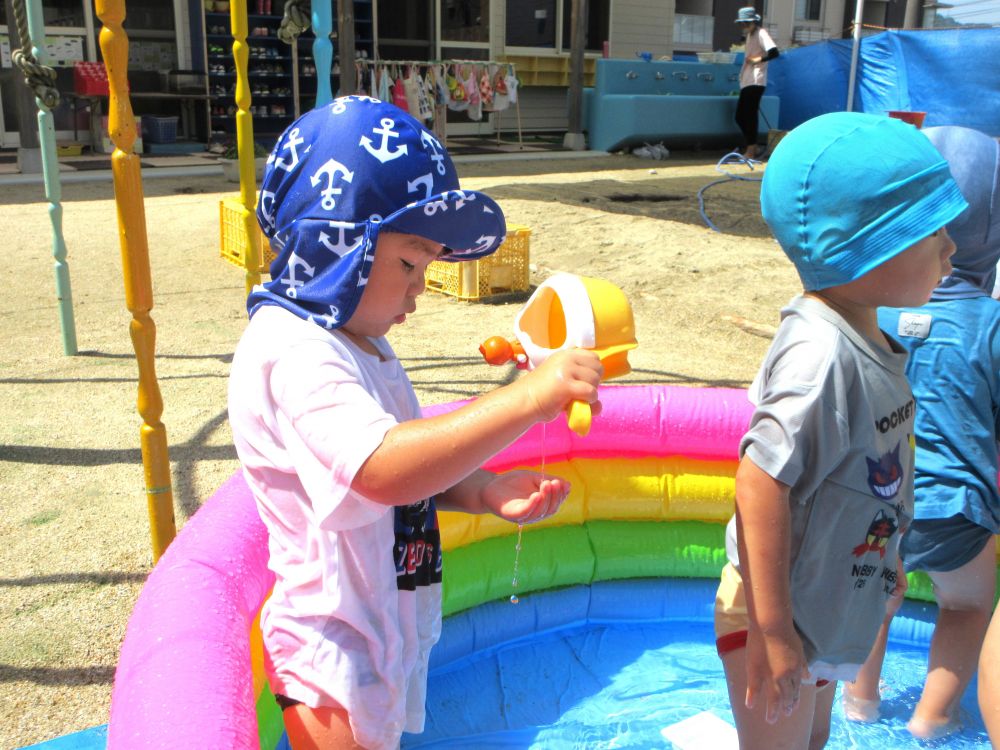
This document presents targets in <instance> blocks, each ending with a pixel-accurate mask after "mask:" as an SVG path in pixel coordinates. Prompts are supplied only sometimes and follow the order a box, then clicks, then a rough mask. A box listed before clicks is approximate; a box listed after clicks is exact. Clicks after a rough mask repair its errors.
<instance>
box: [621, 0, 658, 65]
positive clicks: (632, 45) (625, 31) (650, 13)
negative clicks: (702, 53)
mask: <svg viewBox="0 0 1000 750" xmlns="http://www.w3.org/2000/svg"><path fill="white" fill-rule="evenodd" d="M609 36H610V39H609V41H610V50H609V52H610V56H611V57H619V58H630V57H635V55H636V53H637V52H652V53H653V58H654V59H656V58H658V57H663V56H665V55H672V54H673V51H674V45H673V38H674V2H673V0H615V2H614V3H612V6H611V30H610V33H609Z"/></svg>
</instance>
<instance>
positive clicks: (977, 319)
mask: <svg viewBox="0 0 1000 750" xmlns="http://www.w3.org/2000/svg"><path fill="white" fill-rule="evenodd" d="M923 132H924V134H925V135H926V136H927V137H928V138H929V139H930V141H931V143H933V144H934V146H936V147H937V149H938V151H939V152H940V153H941V155H942V156H943V157H944V158H945V159H946V160H947V162H948V165H949V167H950V169H951V174H952V176H953V177H954V178H955V181H956V182H957V183H958V186H959V189H961V191H962V195H964V196H965V199H966V200H967V201H968V202H969V208H968V210H966V211H965V212H963V213H962V214H961V215H960V216H959V217H958V218H956V219H955V220H954V221H952V222H951V223H950V224H949V225H948V233H949V235H950V236H951V238H952V239H953V240H954V242H955V245H956V247H957V250H956V251H955V255H954V256H953V257H952V259H951V264H952V273H951V275H950V276H948V277H947V278H946V279H944V281H942V282H941V284H940V285H939V286H938V287H937V289H935V290H934V293H933V294H932V295H931V299H930V302H928V303H927V304H926V305H923V306H922V307H918V308H904V309H898V310H897V309H889V308H886V309H881V310H879V324H880V325H881V326H882V328H883V329H884V330H886V331H889V332H890V333H891V334H892V335H894V336H895V337H896V338H898V339H899V342H900V343H901V344H902V345H903V346H904V347H905V348H906V350H907V351H908V352H909V355H910V357H909V360H908V362H907V365H906V374H907V377H908V378H909V380H910V384H911V385H912V387H913V395H914V397H915V398H916V400H917V404H918V406H919V408H918V411H917V418H916V437H917V453H916V475H915V480H914V494H915V513H914V520H913V523H912V524H911V525H910V528H909V530H908V531H907V532H906V535H905V536H904V537H903V541H902V547H901V550H900V552H901V554H902V557H903V560H904V562H905V567H906V570H907V571H911V570H923V571H926V572H927V573H928V574H929V575H930V577H931V580H932V581H933V583H934V596H935V598H936V599H937V602H938V607H939V609H938V620H937V625H936V627H935V629H934V637H933V638H932V639H931V648H930V659H929V662H928V666H927V680H926V682H925V683H924V690H923V694H922V695H921V697H920V702H919V703H918V704H917V706H916V709H915V710H914V712H913V717H912V718H911V719H910V722H909V724H908V727H909V729H910V732H911V733H912V734H913V735H914V736H916V737H919V738H921V739H932V738H935V737H940V736H942V735H944V734H948V733H950V732H952V731H955V730H957V729H958V727H959V722H958V704H959V701H960V700H961V698H962V693H963V692H965V688H966V686H968V684H969V681H970V680H971V679H972V675H973V674H974V673H975V671H976V662H977V660H978V658H979V649H980V645H981V644H982V642H983V636H984V635H985V633H986V628H987V625H988V624H989V621H990V615H991V613H992V611H993V601H994V596H995V589H996V565H997V556H996V545H995V544H994V538H995V535H996V534H997V532H998V531H1000V490H998V489H997V471H998V460H997V438H998V437H1000V428H998V424H997V423H998V420H1000V304H998V303H997V301H996V300H994V299H992V298H991V297H990V291H991V290H992V289H993V279H994V276H995V274H996V265H997V260H998V259H1000V146H998V144H997V141H996V140H995V139H993V138H990V137H989V136H987V135H986V134H985V133H980V132H979V131H977V130H970V129H968V128H962V127H953V126H952V127H940V128H928V129H927V130H925V131H923ZM881 641H882V639H880V641H879V646H880V647H881V648H879V649H877V651H876V652H873V660H872V661H871V663H866V666H865V669H864V670H862V674H861V675H859V678H858V681H857V682H856V683H855V684H854V685H845V686H844V712H845V715H847V716H848V718H852V719H855V720H861V721H871V720H874V719H875V718H877V716H878V704H879V701H880V696H879V692H878V682H879V672H880V671H881V670H880V665H881V661H882V657H883V655H884V644H882V642H881Z"/></svg>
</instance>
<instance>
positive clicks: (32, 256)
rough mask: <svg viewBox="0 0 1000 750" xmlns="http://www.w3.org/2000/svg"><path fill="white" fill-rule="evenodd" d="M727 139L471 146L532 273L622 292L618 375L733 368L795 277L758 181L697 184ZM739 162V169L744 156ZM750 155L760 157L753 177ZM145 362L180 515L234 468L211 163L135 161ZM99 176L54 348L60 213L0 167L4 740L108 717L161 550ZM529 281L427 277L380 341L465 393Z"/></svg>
mask: <svg viewBox="0 0 1000 750" xmlns="http://www.w3.org/2000/svg"><path fill="white" fill-rule="evenodd" d="M718 156H719V155H717V154H709V155H703V156H702V157H701V158H695V157H696V155H688V156H687V157H685V156H683V155H681V156H680V158H677V157H676V155H675V158H673V159H671V160H670V161H669V162H653V161H643V160H639V159H635V158H633V157H626V156H608V157H601V158H594V159H564V160H545V161H531V162H528V161H516V162H503V163H496V162H493V163H488V164H482V163H481V164H463V165H461V166H460V172H461V174H462V176H463V183H464V185H465V186H466V187H472V188H479V189H486V190H488V191H489V192H490V194H491V195H493V196H494V197H495V198H496V199H497V200H498V201H499V202H500V204H501V205H502V206H503V207H504V209H505V212H506V213H507V216H508V220H509V221H510V222H512V223H516V224H522V225H526V226H528V227H530V229H531V263H532V282H533V283H535V284H537V283H538V282H539V281H541V280H543V279H544V278H545V277H546V276H547V275H549V274H551V273H552V272H554V271H572V272H575V273H581V274H584V275H589V276H598V277H602V278H605V279H608V280H610V281H613V282H615V283H616V284H618V285H619V286H621V287H622V288H623V289H624V290H625V292H626V293H627V295H628V296H629V298H630V300H631V302H632V305H633V310H634V313H635V319H636V329H637V335H638V339H639V348H638V349H637V350H636V351H635V352H634V353H633V354H632V355H631V356H630V359H631V362H632V364H633V367H634V372H633V373H632V374H631V375H629V376H628V377H627V378H624V379H622V380H621V381H619V382H621V383H634V384H642V383H673V384H680V385H686V386H745V385H747V384H748V383H749V381H750V379H751V378H752V377H753V374H754V372H755V370H756V367H757V365H758V363H759V361H760V359H761V357H762V356H763V354H764V352H765V350H766V348H767V345H768V338H767V336H766V335H761V334H760V333H759V332H757V333H755V332H753V331H752V330H747V327H739V326H738V325H736V324H734V323H733V322H732V321H731V320H729V319H727V316H736V317H738V318H743V319H746V320H749V321H751V322H753V323H756V324H759V325H760V326H762V327H763V328H765V329H766V328H767V326H773V325H775V324H776V323H777V319H778V310H779V309H780V307H781V306H782V305H783V304H784V303H785V302H786V301H787V300H788V299H789V298H790V297H791V296H793V294H795V292H796V291H797V281H796V277H795V274H794V272H793V270H792V268H791V265H790V264H789V263H788V262H787V261H786V260H785V258H784V256H783V255H782V253H781V251H780V249H779V248H778V246H777V245H776V244H775V243H774V242H773V241H772V240H771V239H769V238H768V236H767V232H766V227H765V226H764V224H763V221H762V220H761V219H760V216H759V209H758V194H759V185H758V183H755V182H744V181H740V182H736V181H730V182H727V183H725V184H720V185H718V186H715V187H713V188H711V189H710V190H708V191H707V192H706V194H705V198H706V212H707V214H708V215H709V216H710V218H711V219H712V221H713V222H714V223H715V224H716V225H717V226H718V227H719V228H720V229H721V230H723V231H722V232H721V233H716V232H712V231H710V230H709V229H708V228H706V225H705V222H704V221H703V219H702V218H701V216H700V214H699V210H698V202H697V198H696V194H697V192H698V190H699V188H701V187H702V186H704V185H706V184H707V183H709V182H711V181H712V180H714V179H717V178H719V177H720V175H719V174H718V173H717V172H716V171H715V160H716V159H717V158H718ZM742 174H747V175H750V173H749V172H746V171H745V169H744V170H743V172H742ZM759 175H760V172H759V171H758V172H757V173H755V174H754V175H751V176H759ZM144 189H145V195H146V201H145V206H146V216H147V219H148V236H149V246H150V262H151V267H152V275H153V279H154V295H155V297H154V298H155V307H154V310H153V313H152V315H153V319H154V321H155V323H156V327H157V340H156V370H157V376H158V381H159V386H160V389H161V392H162V396H163V401H164V404H165V407H164V411H163V416H162V420H163V423H164V424H165V425H166V428H167V433H168V438H169V443H170V459H171V467H172V478H173V492H174V502H175V508H176V514H177V519H178V524H179V525H182V524H183V522H184V521H185V520H186V519H187V518H188V517H189V516H190V515H191V514H192V513H193V512H194V511H195V510H196V509H197V508H198V506H199V504H200V502H201V500H202V499H204V498H206V497H207V496H209V495H210V494H211V493H212V491H213V490H214V489H215V488H216V487H217V486H218V485H219V484H221V482H222V481H223V480H224V479H226V478H227V477H228V476H229V475H230V474H232V473H233V472H234V471H235V470H236V469H237V462H236V458H235V453H234V450H233V448H232V445H231V441H230V434H229V427H228V424H227V421H226V406H225V405H226V399H225V394H226V378H227V375H228V370H229V363H230V360H231V355H232V352H233V349H234V346H235V344H236V341H237V340H238V338H239V335H240V332H241V330H242V328H243V326H244V324H245V312H244V308H243V276H242V273H241V272H240V271H239V270H238V269H236V268H235V267H233V266H231V265H230V264H228V263H226V262H224V261H223V260H221V259H220V258H219V223H218V222H219V211H218V203H219V199H220V198H221V197H222V196H223V195H227V194H231V193H233V192H234V191H233V186H232V185H229V184H227V183H225V182H224V181H223V180H222V178H221V177H219V178H187V179H172V178H163V179H147V180H146V182H145V188H144ZM112 197H113V194H112V187H111V185H110V182H109V183H82V184H70V185H66V186H65V187H64V190H63V204H64V218H63V226H64V232H65V237H66V241H67V245H68V247H69V262H70V269H71V278H72V288H73V300H74V309H75V317H76V330H77V336H78V340H79V349H80V353H79V355H78V356H73V357H67V356H65V355H64V354H63V350H62V343H61V338H60V332H59V322H58V315H57V306H56V303H55V291H54V281H53V273H52V256H51V225H50V221H49V217H48V212H47V205H46V203H45V201H44V195H43V193H42V190H41V188H40V187H39V186H27V187H24V186H22V187H0V226H2V227H3V229H4V232H5V235H6V243H5V244H6V247H7V250H6V257H7V262H8V273H7V277H6V278H7V293H6V294H4V295H3V297H2V300H0V320H2V323H3V328H4V334H3V346H2V347H0V404H2V405H3V418H2V419H0V497H2V499H3V512H2V513H0V538H2V541H3V543H2V544H0V633H2V637H0V705H2V706H3V707H4V709H3V715H4V717H5V718H4V720H3V721H2V722H0V748H9V747H19V746H22V745H25V744H28V743H34V742H39V741H42V740H45V739H49V738H52V737H55V736H58V735H62V734H66V733H69V732H73V731H77V730H80V729H85V728H87V727H91V726H94V725H97V724H102V723H104V722H106V721H107V718H108V707H109V702H110V694H111V684H112V680H113V676H114V669H115V663H116V660H117V655H118V650H119V647H120V644H121V640H122V637H123V634H124V630H125V625H126V622H127V620H128V616H129V613H130V611H131V608H132V605H133V603H134V601H135V598H136V596H137V595H138V594H139V590H140V588H141V586H142V582H143V580H144V578H145V576H146V575H147V573H148V572H149V569H150V564H151V551H150V543H149V532H148V519H147V515H146V500H145V494H144V489H143V488H144V482H143V473H142V463H141V457H140V453H139V448H138V446H139V427H140V424H141V420H140V418H139V416H138V413H137V409H136V396H137V382H136V381H137V377H136V375H137V369H136V364H135V361H134V353H133V349H132V343H131V341H130V339H129V335H128V323H129V320H130V314H129V312H128V310H127V308H126V306H125V300H124V292H123V283H122V271H121V260H120V254H119V240H118V230H117V225H116V219H115V206H114V203H113V201H112ZM525 297H526V295H522V296H521V298H520V299H518V298H514V299H506V300H504V301H502V302H495V301H490V302H478V303H469V302H462V301H459V300H456V299H453V298H450V297H445V296H442V295H438V294H427V295H425V296H424V297H423V298H422V300H421V304H420V308H419V309H418V311H417V313H416V314H415V315H414V316H411V318H410V320H409V321H408V322H407V323H406V325H405V326H403V327H401V328H400V329H399V330H398V331H395V332H393V334H392V335H391V340H392V342H393V344H394V346H395V347H396V350H397V353H398V354H399V355H400V357H401V358H402V360H403V361H404V363H405V364H406V365H407V366H408V369H409V371H410V373H411V377H412V379H413V382H414V385H415V387H416V390H417V393H418V395H419V396H420V398H421V400H422V402H423V403H428V404H429V403H436V402H442V401H450V400H453V399H457V398H461V397H466V396H473V395H475V394H477V393H480V392H482V391H483V390H486V389H488V388H490V387H492V386H493V385H494V384H497V383H500V382H503V381H504V380H505V379H508V378H511V377H514V373H513V371H512V370H511V369H509V368H491V367H489V366H487V365H485V364H484V363H483V362H482V360H481V358H480V357H479V355H478V351H477V347H478V344H479V343H480V342H481V341H482V340H483V339H484V338H486V337H487V336H489V335H493V334H507V335H509V334H511V333H512V323H513V319H514V315H515V313H516V312H517V310H518V309H519V306H520V303H521V302H523V299H524V298H525Z"/></svg>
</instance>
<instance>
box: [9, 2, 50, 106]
mask: <svg viewBox="0 0 1000 750" xmlns="http://www.w3.org/2000/svg"><path fill="white" fill-rule="evenodd" d="M24 3H25V0H11V5H12V7H13V9H14V21H15V23H16V24H17V35H18V37H19V38H20V40H21V49H16V50H13V52H12V53H11V56H10V59H11V61H12V62H13V63H14V65H16V66H17V67H18V68H19V69H20V71H21V73H22V74H24V82H25V83H26V84H27V85H28V86H29V87H30V88H31V90H32V91H34V92H35V96H36V97H38V98H39V99H40V100H41V102H42V103H43V104H44V105H45V106H46V107H48V108H49V109H54V108H55V107H57V106H58V105H59V91H58V89H56V72H55V70H53V69H52V68H50V67H49V66H48V65H42V64H41V63H39V62H38V60H36V59H35V56H34V54H32V52H31V33H30V32H29V31H28V15H27V11H26V10H25V6H24Z"/></svg>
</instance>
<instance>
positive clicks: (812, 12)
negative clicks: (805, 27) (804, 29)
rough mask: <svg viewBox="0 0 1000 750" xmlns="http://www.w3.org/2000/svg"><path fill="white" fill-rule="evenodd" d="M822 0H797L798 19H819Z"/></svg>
mask: <svg viewBox="0 0 1000 750" xmlns="http://www.w3.org/2000/svg"><path fill="white" fill-rule="evenodd" d="M822 4H823V3H822V0H795V18H796V20H798V21H818V20H819V16H820V10H821V9H822Z"/></svg>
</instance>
